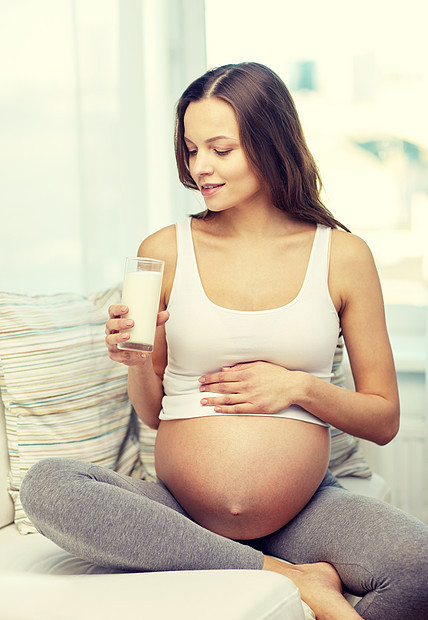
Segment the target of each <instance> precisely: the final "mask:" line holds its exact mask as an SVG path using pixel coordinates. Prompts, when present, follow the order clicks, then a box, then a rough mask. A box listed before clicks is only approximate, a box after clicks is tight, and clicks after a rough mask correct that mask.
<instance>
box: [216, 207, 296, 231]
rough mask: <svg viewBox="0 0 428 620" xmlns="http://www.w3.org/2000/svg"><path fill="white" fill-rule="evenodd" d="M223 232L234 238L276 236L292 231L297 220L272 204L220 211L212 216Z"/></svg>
mask: <svg viewBox="0 0 428 620" xmlns="http://www.w3.org/2000/svg"><path fill="white" fill-rule="evenodd" d="M213 219H214V220H215V222H216V225H217V226H218V227H219V229H221V230H222V231H224V234H227V235H228V236H232V237H235V238H238V237H240V238H244V237H246V238H249V237H253V238H256V237H263V238H264V239H266V238H268V237H276V236H278V234H284V233H285V232H287V230H288V231H290V232H291V231H292V230H294V229H295V228H296V226H299V224H300V223H299V222H296V220H293V219H292V218H290V217H289V216H288V215H287V214H286V213H284V212H283V211H280V210H279V209H277V208H275V207H273V206H260V207H258V208H251V209H248V208H247V209H239V208H233V209H228V210H227V211H220V212H219V213H217V214H216V215H215V217H214V218H213Z"/></svg>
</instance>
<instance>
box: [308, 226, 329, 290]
mask: <svg viewBox="0 0 428 620" xmlns="http://www.w3.org/2000/svg"><path fill="white" fill-rule="evenodd" d="M330 236H331V228H329V227H328V226H323V225H321V224H318V226H317V230H316V233H315V238H314V242H313V247H312V252H311V258H310V261H309V265H308V272H307V274H306V282H305V290H306V291H308V292H309V291H310V293H311V294H313V293H314V292H315V291H318V292H319V293H321V292H327V294H329V291H328V274H329V265H330Z"/></svg>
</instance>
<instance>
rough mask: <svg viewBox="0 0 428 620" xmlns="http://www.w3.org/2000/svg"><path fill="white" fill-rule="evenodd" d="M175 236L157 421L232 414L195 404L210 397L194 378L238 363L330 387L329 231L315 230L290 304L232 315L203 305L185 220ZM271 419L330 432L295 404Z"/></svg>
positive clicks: (333, 339) (333, 333) (333, 323)
mask: <svg viewBox="0 0 428 620" xmlns="http://www.w3.org/2000/svg"><path fill="white" fill-rule="evenodd" d="M176 230H177V266H176V272H175V278H174V283H173V287H172V291H171V297H170V300H169V305H168V310H169V312H170V318H169V320H168V321H167V323H166V325H165V330H166V339H167V346H168V364H167V367H166V369H165V375H164V392H165V396H164V398H163V401H162V411H161V413H160V416H159V417H160V419H161V420H176V419H183V418H198V417H205V416H213V415H230V414H221V413H217V412H215V411H214V408H213V407H210V406H207V405H205V406H204V405H201V404H200V401H201V398H205V397H207V396H212V395H216V394H215V393H212V392H204V393H201V392H200V391H199V387H200V383H199V381H198V379H199V377H201V376H202V375H205V374H208V373H213V372H218V371H219V370H220V369H221V368H222V367H223V366H233V365H234V364H238V363H240V362H241V363H242V362H250V361H257V360H263V361H266V362H271V363H273V364H278V365H280V366H284V367H285V368H287V369H289V370H303V371H305V372H309V373H311V374H313V375H315V376H316V377H319V378H320V379H323V380H324V381H330V378H331V376H332V372H331V369H332V365H333V357H334V352H335V349H336V344H337V339H338V335H339V328H340V326H339V318H338V315H337V312H336V309H335V307H334V305H333V302H332V300H331V297H330V293H329V290H328V268H329V248H330V228H327V227H326V226H321V225H318V226H317V229H316V233H315V237H314V242H313V245H312V250H311V255H310V259H309V263H308V267H307V271H306V276H305V279H304V282H303V285H302V288H301V289H300V291H299V293H298V295H297V296H296V297H295V299H293V301H291V302H290V303H288V304H286V305H285V306H281V307H280V308H274V309H271V310H255V311H246V310H230V309H228V308H223V307H221V306H217V305H216V304H214V303H213V302H212V301H210V300H209V299H208V297H207V295H206V294H205V291H204V289H203V286H202V282H201V279H200V276H199V271H198V267H197V262H196V256H195V251H194V246H193V238H192V230H191V218H188V219H186V220H184V221H182V222H179V223H178V224H177V226H176ZM284 276H285V274H284ZM239 415H242V414H239ZM252 415H257V414H252ZM259 415H264V416H265V415H267V414H259ZM269 415H272V416H273V417H283V418H293V419H297V420H303V421H305V422H312V423H314V424H320V425H323V426H328V424H326V423H324V422H322V421H321V420H320V419H319V418H317V417H315V416H314V415H312V414H311V413H309V412H308V411H306V410H305V409H303V408H302V407H299V406H297V405H292V406H291V407H288V408H287V409H284V410H283V411H280V412H279V413H274V414H269Z"/></svg>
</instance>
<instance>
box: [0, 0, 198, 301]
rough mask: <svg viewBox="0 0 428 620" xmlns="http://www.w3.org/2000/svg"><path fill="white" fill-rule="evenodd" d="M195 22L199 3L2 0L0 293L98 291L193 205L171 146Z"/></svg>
mask: <svg viewBox="0 0 428 620" xmlns="http://www.w3.org/2000/svg"><path fill="white" fill-rule="evenodd" d="M204 20H205V17H204V2H203V0H38V1H37V2H34V0H15V1H14V2H9V1H8V0H0V57H1V59H2V60H1V63H0V109H1V121H0V122H1V128H0V209H1V222H0V262H1V276H0V289H2V290H8V291H16V292H23V293H30V294H37V293H52V292H62V291H66V290H68V291H74V292H82V293H84V292H90V291H94V290H99V289H100V288H103V287H108V286H110V285H112V284H115V283H116V282H117V281H118V280H120V279H121V278H122V271H123V264H124V258H125V256H129V255H133V254H135V253H136V252H137V248H138V245H139V243H140V242H141V241H142V239H143V238H144V237H145V236H147V235H148V234H150V233H151V232H153V231H154V230H156V229H158V228H160V227H162V226H166V225H168V224H171V223H174V222H175V221H176V220H177V219H179V218H181V217H184V216H185V215H186V214H187V213H188V212H190V211H194V210H196V209H197V208H199V205H198V204H197V202H196V200H195V198H194V197H192V194H191V193H190V192H187V191H186V190H184V189H183V188H182V187H181V186H180V184H179V182H178V180H177V175H176V171H175V162H174V156H173V140H172V138H173V115H174V106H175V103H176V100H177V99H178V97H179V95H180V93H181V92H182V91H183V90H184V88H185V87H186V86H187V84H188V83H189V82H190V81H191V80H192V79H194V78H195V77H197V76H198V75H199V74H201V73H202V72H204V71H205V68H206V56H205V28H204V26H205V21H204Z"/></svg>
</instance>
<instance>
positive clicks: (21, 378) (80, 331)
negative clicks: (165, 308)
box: [0, 287, 141, 534]
mask: <svg viewBox="0 0 428 620" xmlns="http://www.w3.org/2000/svg"><path fill="white" fill-rule="evenodd" d="M119 302H120V288H119V287H115V288H112V289H109V290H106V291H103V292H101V293H95V294H93V295H88V296H82V295H74V294H58V295H40V296H34V297H33V296H27V295H20V294H16V293H0V386H1V393H2V399H3V401H4V404H5V416H6V432H7V441H8V449H9V457H10V465H11V472H10V478H9V491H10V493H11V495H12V498H13V499H14V502H15V522H16V524H17V526H18V529H19V531H20V532H21V533H23V534H24V533H28V532H33V531H35V529H34V527H33V526H32V524H31V523H30V522H29V520H28V518H27V517H26V515H25V513H24V511H23V509H22V506H21V503H20V501H19V488H20V485H21V481H22V478H23V476H24V474H25V473H26V472H27V470H28V469H29V468H30V467H31V466H32V465H33V464H34V463H35V462H36V461H38V460H39V459H41V458H44V457H52V456H54V457H59V456H62V457H70V458H76V459H79V460H83V461H91V462H93V463H97V464H99V465H103V466H105V467H109V468H115V469H117V471H120V472H124V473H127V474H132V475H140V474H141V471H140V470H141V461H140V455H139V443H138V440H137V439H135V438H130V439H129V441H127V442H126V445H125V448H124V450H123V452H122V454H121V457H120V459H119V462H117V456H118V450H119V447H120V446H121V444H122V442H123V440H124V438H125V435H126V431H127V427H128V422H129V417H130V410H131V407H130V402H129V399H128V394H127V369H126V367H125V366H123V365H122V364H116V363H115V362H112V361H111V360H110V359H109V357H108V355H107V351H106V348H105V344H104V338H105V333H104V329H105V321H106V319H107V316H108V307H109V305H110V304H112V303H119Z"/></svg>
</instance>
